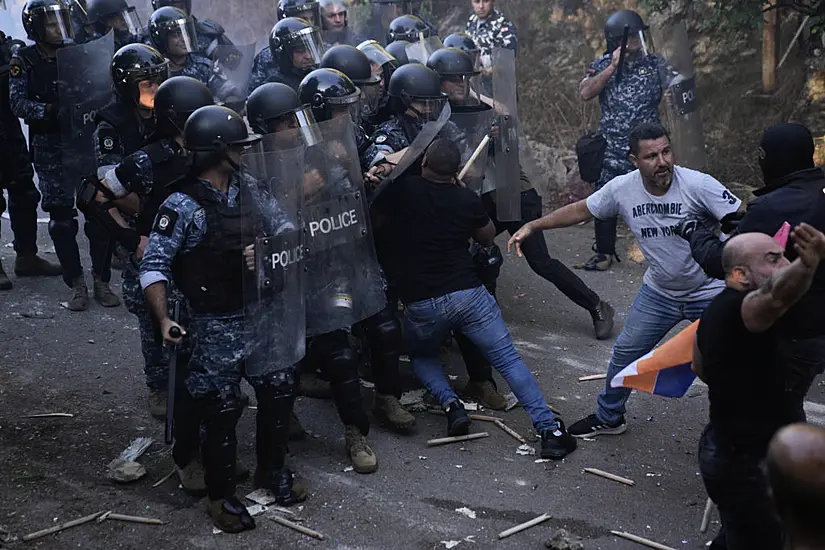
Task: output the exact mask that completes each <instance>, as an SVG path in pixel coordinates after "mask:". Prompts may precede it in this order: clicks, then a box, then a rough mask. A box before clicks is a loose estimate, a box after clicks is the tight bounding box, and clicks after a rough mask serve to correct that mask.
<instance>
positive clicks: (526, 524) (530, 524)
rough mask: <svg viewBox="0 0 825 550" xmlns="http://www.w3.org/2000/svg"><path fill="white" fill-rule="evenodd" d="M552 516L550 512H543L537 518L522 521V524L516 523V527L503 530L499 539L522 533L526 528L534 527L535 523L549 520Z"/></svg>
mask: <svg viewBox="0 0 825 550" xmlns="http://www.w3.org/2000/svg"><path fill="white" fill-rule="evenodd" d="M550 517H551V516H550V514H542V515H540V516H539V517H537V518H533V519H531V520H530V521H525V522H524V523H522V524H520V525H516V526H515V527H511V528H509V529H507V530H506V531H502V532H501V533H499V534H498V538H499V540H501V539H504V538H507V537H509V536H510V535H515V534H516V533H520V532H522V531H524V530H525V529H529V528H531V527H533V526H534V525H538V524H539V523H542V522H544V521H547V520H548V519H550Z"/></svg>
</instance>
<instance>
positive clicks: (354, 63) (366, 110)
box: [321, 44, 382, 116]
mask: <svg viewBox="0 0 825 550" xmlns="http://www.w3.org/2000/svg"><path fill="white" fill-rule="evenodd" d="M321 67H323V68H327V69H337V70H339V71H341V72H342V73H344V74H345V75H347V77H348V78H349V79H350V80H352V82H353V84H355V85H356V86H357V87H358V88H359V89H360V90H361V109H362V114H364V115H366V116H371V115H373V114H375V113H376V111H378V106H379V105H380V103H381V91H382V90H381V77H380V76H378V75H377V74H373V73H372V66H371V65H370V60H369V58H368V57H367V55H366V54H365V53H364V52H362V51H360V50H359V49H358V48H355V47H354V46H347V45H343V44H342V45H340V46H334V47H332V48H330V49H329V51H327V53H325V54H324V58H323V59H322V60H321Z"/></svg>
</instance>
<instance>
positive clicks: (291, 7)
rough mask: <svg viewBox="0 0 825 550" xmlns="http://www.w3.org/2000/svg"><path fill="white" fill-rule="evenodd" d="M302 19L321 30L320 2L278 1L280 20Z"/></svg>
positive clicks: (313, 0) (300, 0) (302, 0)
mask: <svg viewBox="0 0 825 550" xmlns="http://www.w3.org/2000/svg"><path fill="white" fill-rule="evenodd" d="M287 17H300V18H301V19H306V20H307V21H309V22H310V23H312V24H313V25H314V26H316V27H318V28H319V29H320V28H321V4H320V3H319V2H318V0H278V19H279V20H280V19H286V18H287Z"/></svg>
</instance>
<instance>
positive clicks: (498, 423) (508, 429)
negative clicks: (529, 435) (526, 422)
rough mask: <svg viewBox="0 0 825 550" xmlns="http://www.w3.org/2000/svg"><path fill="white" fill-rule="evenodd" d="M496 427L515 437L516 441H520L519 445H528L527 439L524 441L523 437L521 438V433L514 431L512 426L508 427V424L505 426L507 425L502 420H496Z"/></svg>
mask: <svg viewBox="0 0 825 550" xmlns="http://www.w3.org/2000/svg"><path fill="white" fill-rule="evenodd" d="M495 425H496V426H498V427H499V428H501V429H502V430H504V432H505V433H506V434H508V435H511V436H513V438H514V439H515V440H516V441H518V442H519V443H521V444H523V445H526V444H527V440H526V439H524V438H523V437H521V436H520V435H519V433H518V432H517V431H516V430H514V429H513V428H511V427H510V426H508V425H507V424H505V423H504V422H502V421H501V420H496V421H495Z"/></svg>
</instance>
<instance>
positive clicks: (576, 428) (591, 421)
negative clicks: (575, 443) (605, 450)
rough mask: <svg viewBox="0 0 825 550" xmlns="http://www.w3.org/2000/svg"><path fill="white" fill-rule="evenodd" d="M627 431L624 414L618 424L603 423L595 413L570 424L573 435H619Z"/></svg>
mask: <svg viewBox="0 0 825 550" xmlns="http://www.w3.org/2000/svg"><path fill="white" fill-rule="evenodd" d="M626 431H627V422H625V420H624V416H623V417H622V418H621V420H619V423H618V424H614V425H610V424H605V423H604V422H602V421H601V420H599V417H598V416H596V415H595V414H591V415H590V416H588V417H587V418H582V419H581V420H579V421H578V422H576V423H575V424H573V425H572V426H570V435H572V436H573V437H596V436H597V435H619V434H623V433H625V432H626Z"/></svg>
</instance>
